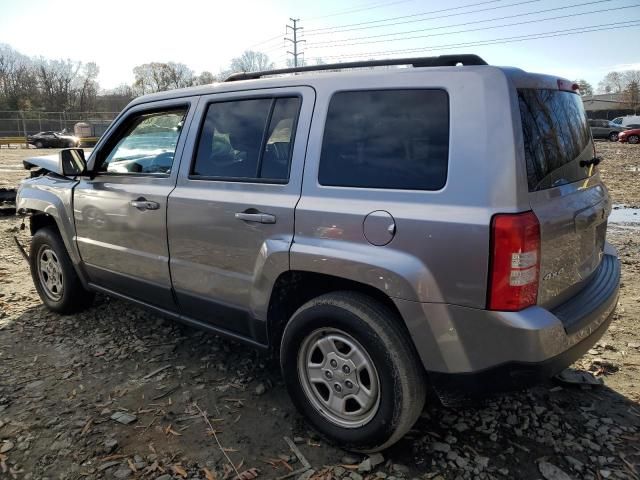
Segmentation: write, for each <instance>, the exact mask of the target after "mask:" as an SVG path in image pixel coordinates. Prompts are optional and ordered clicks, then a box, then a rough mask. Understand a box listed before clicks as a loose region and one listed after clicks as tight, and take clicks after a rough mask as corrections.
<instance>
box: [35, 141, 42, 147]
mask: <svg viewBox="0 0 640 480" xmlns="http://www.w3.org/2000/svg"><path fill="white" fill-rule="evenodd" d="M34 146H35V147H36V148H42V147H44V144H43V143H42V142H36V143H34Z"/></svg>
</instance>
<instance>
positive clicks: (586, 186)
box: [518, 88, 611, 308]
mask: <svg viewBox="0 0 640 480" xmlns="http://www.w3.org/2000/svg"><path fill="white" fill-rule="evenodd" d="M518 101H519V107H520V115H521V120H522V131H523V141H524V154H525V160H526V164H527V165H526V167H527V183H528V190H529V201H530V203H531V208H532V210H533V211H534V213H535V214H536V216H537V217H538V219H539V221H540V235H541V264H540V283H539V290H538V303H539V304H541V305H544V306H546V307H547V308H553V307H554V306H557V305H559V304H560V303H562V302H563V301H564V300H566V299H567V298H569V297H571V296H572V295H574V294H575V293H576V292H577V291H578V290H580V288H581V287H582V286H583V285H584V283H585V282H586V281H587V280H588V279H589V278H590V277H591V275H592V274H593V273H594V271H595V270H596V269H597V268H598V266H599V265H600V261H601V259H602V255H603V250H604V244H605V233H606V228H607V216H608V214H609V212H610V209H611V201H610V199H609V195H608V193H607V190H606V188H605V186H604V185H603V183H602V181H601V179H600V175H599V173H598V170H597V167H596V166H594V165H590V161H591V160H592V159H593V158H594V154H595V151H594V145H593V141H592V140H591V135H590V134H589V124H588V122H587V118H586V115H585V112H584V108H583V105H582V100H581V99H580V96H579V95H578V94H576V93H574V92H571V91H564V90H558V89H551V88H549V89H536V88H519V89H518Z"/></svg>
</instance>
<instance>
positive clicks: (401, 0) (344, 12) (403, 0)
mask: <svg viewBox="0 0 640 480" xmlns="http://www.w3.org/2000/svg"><path fill="white" fill-rule="evenodd" d="M413 1H414V0H396V1H395V2H380V3H374V4H373V5H367V6H366V7H354V8H351V9H348V10H342V11H340V12H335V13H330V14H327V15H318V16H316V17H309V18H305V19H304V20H305V21H311V20H317V19H319V18H329V17H337V16H339V15H347V14H349V13H356V12H362V11H364V10H372V9H374V8H381V7H389V6H391V5H397V4H398V3H407V2H413ZM496 1H498V0H496Z"/></svg>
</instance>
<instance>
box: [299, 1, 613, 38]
mask: <svg viewBox="0 0 640 480" xmlns="http://www.w3.org/2000/svg"><path fill="white" fill-rule="evenodd" d="M611 1H613V0H595V1H592V2H586V3H576V4H573V5H565V6H563V7H556V8H546V9H544V10H536V11H534V12H526V13H518V14H515V15H506V16H503V17H495V18H488V19H485V20H475V21H470V22H463V23H454V24H450V25H441V26H438V27H428V28H419V29H416V30H405V31H402V32H394V33H381V34H378V35H367V36H364V37H352V38H344V39H341V40H338V41H339V42H349V41H352V40H356V41H357V40H366V39H370V38H382V37H390V36H393V35H406V34H409V33H418V32H426V31H433V30H442V29H444V28H453V27H462V26H465V25H475V24H478V23H487V22H495V21H498V20H507V19H510V18H519V17H526V16H529V15H537V14H538V13H548V12H554V11H557V10H566V9H568V8H575V7H584V6H587V5H593V4H595V3H604V2H611ZM602 11H609V9H604V10H596V12H602ZM586 13H592V12H586ZM577 15H583V13H576V14H572V15H569V16H577ZM558 18H559V17H558ZM536 21H537V20H536ZM408 38H420V37H408ZM402 40H404V38H403V39H402ZM390 41H393V39H391V40H390ZM362 43H363V44H364V43H369V42H362ZM371 43H375V42H371ZM324 44H330V45H333V44H335V40H332V41H322V42H317V43H314V44H313V45H314V47H313V48H315V45H324ZM353 45H357V44H353ZM309 48H311V47H309Z"/></svg>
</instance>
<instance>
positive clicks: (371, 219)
mask: <svg viewBox="0 0 640 480" xmlns="http://www.w3.org/2000/svg"><path fill="white" fill-rule="evenodd" d="M362 228H363V233H364V238H366V239H367V241H368V242H369V243H371V244H372V245H377V246H380V247H381V246H383V245H386V244H388V243H389V242H390V241H391V240H393V237H394V236H395V234H396V221H395V219H394V218H393V216H392V215H391V214H390V213H389V212H387V211H385V210H376V211H374V212H371V213H370V214H368V215H367V216H366V217H365V219H364V222H363V224H362Z"/></svg>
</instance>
